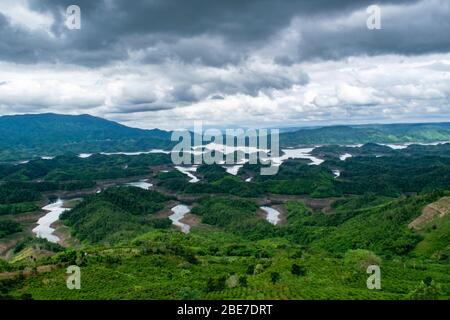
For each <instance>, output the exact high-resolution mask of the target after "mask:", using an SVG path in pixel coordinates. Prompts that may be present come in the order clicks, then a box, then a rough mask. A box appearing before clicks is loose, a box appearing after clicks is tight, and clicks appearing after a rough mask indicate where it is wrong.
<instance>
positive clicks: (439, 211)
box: [408, 197, 450, 231]
mask: <svg viewBox="0 0 450 320" xmlns="http://www.w3.org/2000/svg"><path fill="white" fill-rule="evenodd" d="M449 213H450V197H443V198H441V199H439V200H438V201H436V202H433V203H430V204H429V205H427V206H426V207H425V208H423V210H422V214H421V215H420V216H419V217H417V218H416V219H414V220H413V221H412V222H411V223H410V224H409V225H408V227H410V228H411V229H414V230H417V231H419V230H422V229H423V228H424V227H425V226H426V225H427V223H428V222H430V221H431V220H433V219H435V218H437V217H440V218H442V217H444V216H445V215H447V214H449Z"/></svg>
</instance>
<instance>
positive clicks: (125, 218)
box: [61, 187, 171, 243]
mask: <svg viewBox="0 0 450 320" xmlns="http://www.w3.org/2000/svg"><path fill="white" fill-rule="evenodd" d="M169 199H170V198H168V197H166V196H164V195H162V194H160V193H158V192H150V191H145V190H142V189H139V188H135V187H115V188H110V189H107V190H105V191H104V192H102V193H100V194H96V195H93V196H90V197H88V198H86V199H85V200H84V201H83V202H81V203H80V204H78V205H77V206H76V207H75V208H73V209H72V210H70V211H66V212H65V213H63V214H62V215H61V219H62V220H63V221H64V222H65V223H66V224H67V225H68V226H70V227H71V228H72V230H73V232H74V235H75V236H76V237H78V238H79V239H80V240H84V241H87V242H89V243H97V242H108V243H114V242H117V241H121V240H124V239H131V238H133V237H135V236H136V235H138V234H141V233H144V232H145V231H148V230H149V229H151V228H168V227H169V226H170V225H171V222H170V220H169V219H154V218H153V217H152V216H151V215H152V214H154V213H156V212H157V211H159V210H161V209H163V208H164V205H165V203H166V202H167V201H168V200H169Z"/></svg>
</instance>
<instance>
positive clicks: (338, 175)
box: [333, 170, 341, 178]
mask: <svg viewBox="0 0 450 320" xmlns="http://www.w3.org/2000/svg"><path fill="white" fill-rule="evenodd" d="M333 174H334V177H335V178H339V177H340V176H341V171H340V170H333Z"/></svg>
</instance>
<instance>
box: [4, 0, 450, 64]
mask: <svg viewBox="0 0 450 320" xmlns="http://www.w3.org/2000/svg"><path fill="white" fill-rule="evenodd" d="M427 1H429V0H427ZM427 1H425V2H427ZM417 2H418V1H411V0H410V1H406V0H405V1H399V0H397V1H394V0H392V1H377V2H376V3H379V4H380V5H382V6H383V5H384V4H395V5H400V6H408V5H411V4H414V3H417ZM373 3H374V1H373V0H342V1H334V0H316V1H312V0H305V1H299V0H295V1H273V0H246V1H241V0H226V1H210V0H190V1H184V0H146V1H145V0H135V1H125V0H97V1H92V0H77V1H73V0H40V1H30V8H31V9H32V10H35V11H39V12H41V13H46V14H48V13H51V14H52V16H53V18H54V20H55V21H54V23H53V25H52V28H51V30H52V32H53V33H54V34H55V35H56V37H55V38H51V37H49V36H46V35H45V34H43V33H39V32H27V31H24V30H19V29H18V28H15V27H14V28H13V27H12V26H11V25H10V24H9V22H8V21H7V20H6V19H5V17H3V16H1V15H0V35H1V39H2V42H1V44H0V46H1V47H0V49H2V50H0V59H2V60H6V61H14V62H39V61H42V62H56V61H57V62H69V63H75V64H81V65H88V66H99V65H104V64H107V63H109V62H113V61H117V60H124V59H127V58H128V54H129V52H130V50H139V49H142V50H143V56H142V57H141V58H140V59H141V62H142V63H160V62H162V61H165V60H167V59H172V60H179V61H183V62H186V63H199V64H203V65H211V66H222V65H226V64H236V63H238V62H239V61H241V60H242V59H245V58H246V57H248V55H249V54H251V52H252V50H254V49H255V48H258V47H261V46H263V45H264V44H265V43H266V42H267V41H268V40H269V39H270V38H271V37H273V36H274V35H275V34H277V33H278V32H280V31H281V30H283V29H284V28H286V27H287V26H289V24H290V23H291V21H292V19H293V18H295V17H298V18H299V19H300V21H301V22H300V24H299V28H300V29H301V30H300V32H301V35H302V43H301V48H300V49H301V50H300V53H299V55H297V56H294V57H293V56H289V55H283V53H280V54H279V55H277V56H275V57H274V60H275V61H276V62H277V63H279V64H282V65H290V64H293V63H295V62H298V61H303V60H305V59H314V58H325V59H328V58H342V57H346V56H349V55H358V54H368V55H374V54H381V53H400V54H420V53H430V52H442V51H447V50H449V48H450V38H449V37H448V36H447V35H448V34H449V32H450V27H449V19H448V12H445V11H444V12H441V11H439V2H438V1H434V2H433V3H434V4H433V5H430V6H428V7H425V9H427V10H428V11H424V12H423V16H422V18H420V19H416V17H414V20H412V19H411V17H409V16H407V15H406V16H404V17H402V16H401V15H400V16H399V17H394V20H393V21H389V20H384V21H383V30H382V31H380V32H377V33H376V32H372V33H369V32H368V31H367V29H366V27H365V23H362V25H360V26H348V27H339V26H336V28H332V27H333V25H332V24H333V19H334V17H342V16H347V15H350V14H351V13H352V12H354V11H355V10H364V9H365V8H366V7H367V6H369V5H371V4H373ZM71 4H77V5H79V6H80V7H81V10H82V29H81V30H79V31H73V30H67V29H66V27H65V25H64V19H65V17H64V13H65V9H66V8H67V6H69V5H71ZM327 19H329V20H330V21H331V22H330V23H331V27H330V26H326V27H324V26H323V24H320V23H319V22H320V21H327ZM316 22H317V23H316ZM363 22H365V21H363ZM214 39H215V40H214ZM217 39H219V40H217ZM218 41H220V42H218Z"/></svg>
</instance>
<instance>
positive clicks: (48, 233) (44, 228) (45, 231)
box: [33, 199, 69, 243]
mask: <svg viewBox="0 0 450 320" xmlns="http://www.w3.org/2000/svg"><path fill="white" fill-rule="evenodd" d="M42 210H45V211H48V212H47V214H46V215H45V216H43V217H42V218H40V219H39V220H38V221H37V224H38V226H37V227H36V228H34V229H33V233H35V234H36V236H37V237H39V238H44V239H47V240H48V241H50V242H53V243H58V242H59V240H60V239H59V237H57V236H56V235H54V234H53V232H54V231H55V229H53V228H52V227H51V225H52V224H53V223H54V222H56V221H58V219H59V216H60V215H61V214H62V213H63V212H64V211H67V210H69V209H67V208H64V200H61V199H58V200H57V201H56V202H54V203H51V204H49V205H47V206H45V207H43V208H42Z"/></svg>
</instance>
